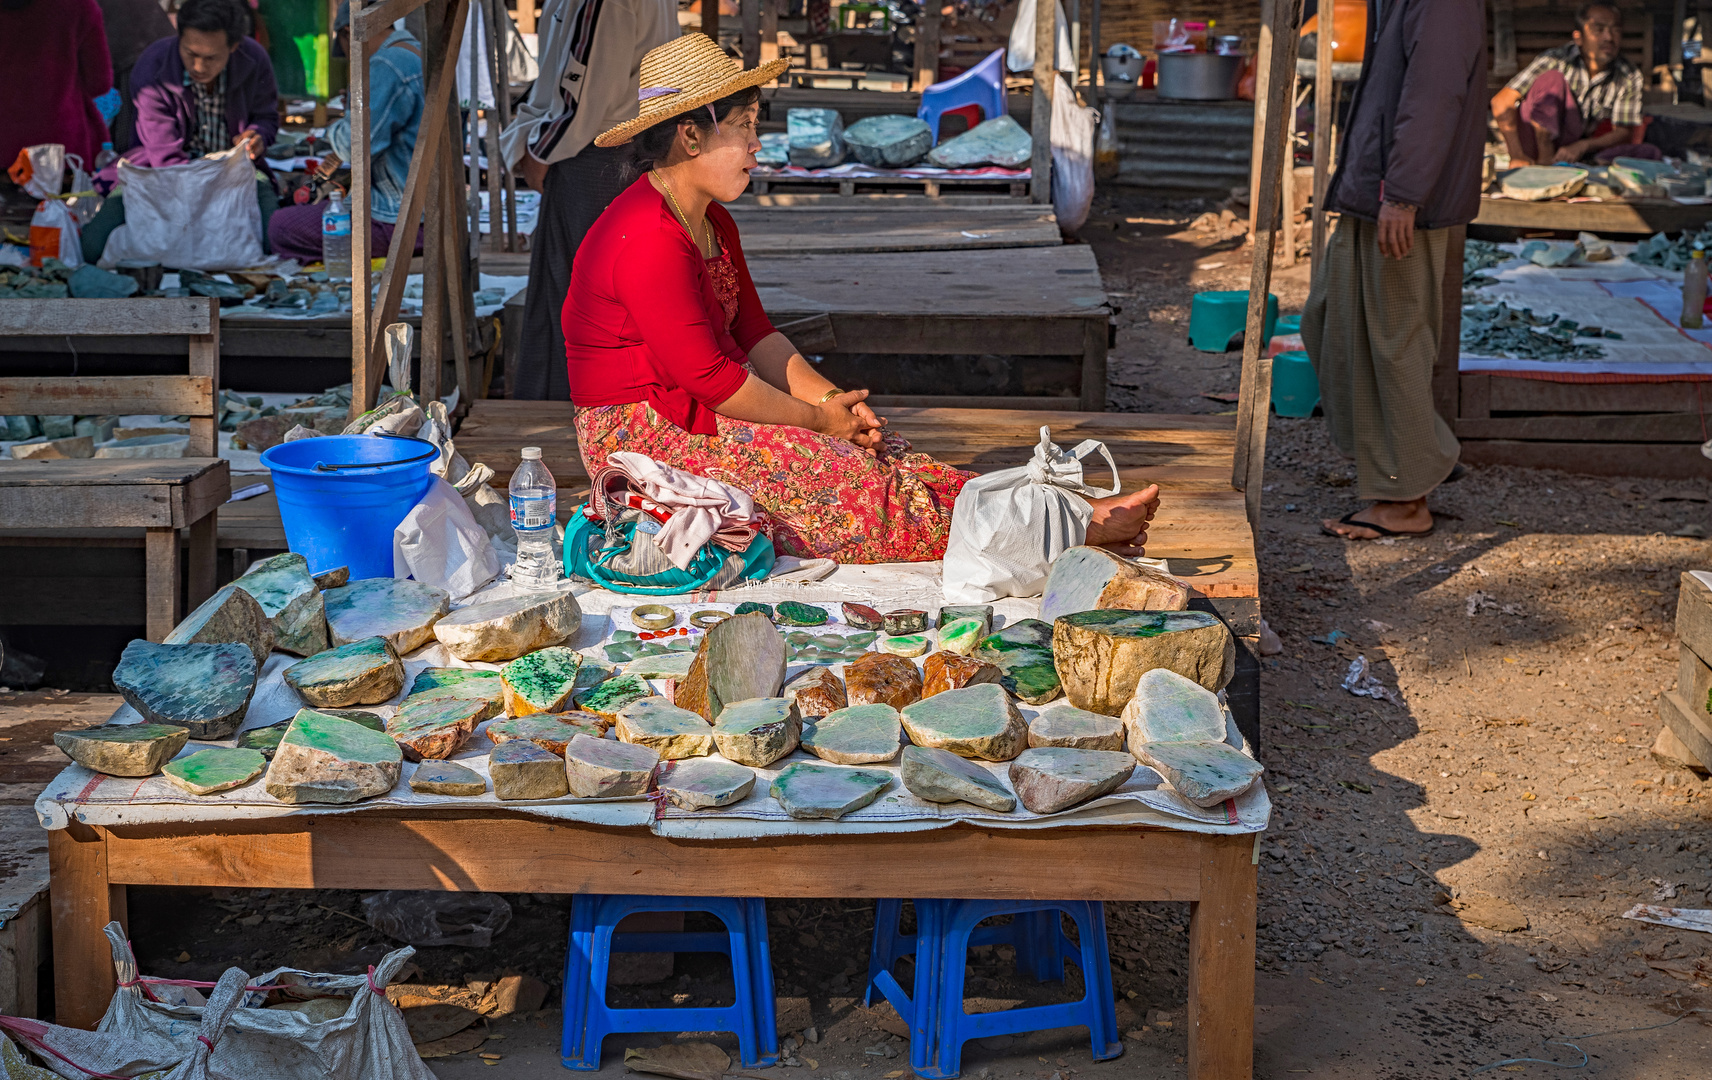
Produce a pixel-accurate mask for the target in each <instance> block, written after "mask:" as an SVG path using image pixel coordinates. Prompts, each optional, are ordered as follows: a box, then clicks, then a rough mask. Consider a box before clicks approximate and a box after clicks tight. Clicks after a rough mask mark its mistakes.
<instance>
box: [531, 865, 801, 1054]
mask: <svg viewBox="0 0 1712 1080" xmlns="http://www.w3.org/2000/svg"><path fill="white" fill-rule="evenodd" d="M639 911H705V912H707V913H709V914H711V915H713V916H715V917H717V918H718V919H719V920H720V921H721V922H723V923H724V924H725V928H726V932H725V933H719V932H717V931H715V932H710V933H695V932H662V933H648V934H633V933H624V934H620V933H616V932H615V931H616V928H617V926H618V924H619V922H620V921H621V920H623V918H624V917H625V916H626V915H631V914H634V913H636V912H639ZM615 952H717V953H724V954H725V955H726V956H729V957H730V958H731V978H732V982H734V983H735V984H736V986H737V1001H736V1003H735V1004H733V1005H730V1006H728V1007H725V1008H705V1009H700V1008H698V1009H680V1008H669V1009H614V1008H610V1007H608V1006H607V1004H606V978H607V969H608V966H609V965H610V963H611V961H612V954H613V953H615ZM775 1013H776V1008H775V1005H774V1000H773V968H772V958H771V955H770V953H769V950H768V947H767V902H766V901H765V900H761V899H756V898H744V897H722V896H602V895H579V896H577V898H576V899H575V900H574V901H572V904H571V947H570V952H569V955H568V956H567V958H566V961H565V1027H564V1038H563V1043H562V1045H561V1047H560V1057H561V1058H562V1060H563V1062H564V1065H565V1067H566V1068H567V1069H591V1070H592V1069H598V1068H600V1044H601V1040H602V1039H604V1038H605V1037H606V1036H608V1035H611V1034H614V1033H617V1032H636V1031H729V1032H732V1033H733V1034H735V1035H736V1036H737V1046H738V1053H739V1057H740V1060H741V1061H742V1063H743V1065H744V1066H745V1067H746V1068H762V1067H766V1066H769V1065H773V1064H775V1063H777V1061H778V1058H779V1032H778V1021H777V1018H776V1016H775Z"/></svg>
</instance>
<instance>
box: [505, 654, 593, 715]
mask: <svg viewBox="0 0 1712 1080" xmlns="http://www.w3.org/2000/svg"><path fill="white" fill-rule="evenodd" d="M582 665H583V658H582V655H581V654H580V653H578V652H576V651H575V650H572V649H567V648H564V647H563V646H554V647H552V648H547V649H540V650H538V651H536V652H532V653H530V654H529V655H527V656H520V657H518V658H517V659H515V660H513V661H512V662H511V663H509V664H507V665H505V666H504V667H502V668H500V669H499V681H500V688H501V690H502V692H503V693H504V694H505V712H506V715H507V716H529V715H532V714H534V713H550V712H558V711H559V710H561V709H563V708H565V706H567V705H569V704H570V702H571V695H572V694H574V693H575V692H576V688H577V673H578V672H579V671H581V670H582Z"/></svg>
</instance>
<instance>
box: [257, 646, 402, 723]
mask: <svg viewBox="0 0 1712 1080" xmlns="http://www.w3.org/2000/svg"><path fill="white" fill-rule="evenodd" d="M285 681H286V683H287V684H289V685H290V686H291V688H292V689H293V690H295V691H297V695H298V696H299V697H301V698H302V699H303V700H304V701H305V702H306V703H307V704H309V705H312V706H314V707H316V708H328V709H342V708H344V707H345V706H347V705H379V704H381V703H382V702H385V701H390V700H392V698H393V696H394V695H396V694H397V693H398V692H399V691H400V690H402V689H404V662H403V661H402V660H400V659H399V658H398V653H396V652H394V651H393V648H392V646H391V645H390V644H388V643H387V640H386V639H385V638H381V637H371V638H364V639H363V640H361V641H353V642H351V643H350V644H349V645H340V646H338V647H336V648H332V649H328V650H327V651H326V652H321V653H316V654H315V655H314V656H311V657H309V658H308V659H306V660H299V661H298V662H297V663H295V664H293V665H291V666H290V667H288V668H286V669H285Z"/></svg>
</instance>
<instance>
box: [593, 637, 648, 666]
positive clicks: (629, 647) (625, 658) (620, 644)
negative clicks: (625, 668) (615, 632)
mask: <svg viewBox="0 0 1712 1080" xmlns="http://www.w3.org/2000/svg"><path fill="white" fill-rule="evenodd" d="M600 651H601V654H602V655H603V656H605V657H606V659H607V661H608V662H610V663H613V664H627V663H629V662H630V661H632V660H634V659H636V657H637V656H638V655H640V654H641V651H642V649H641V646H640V644H639V643H637V642H630V641H614V642H612V643H611V644H609V645H603V646H601V650H600Z"/></svg>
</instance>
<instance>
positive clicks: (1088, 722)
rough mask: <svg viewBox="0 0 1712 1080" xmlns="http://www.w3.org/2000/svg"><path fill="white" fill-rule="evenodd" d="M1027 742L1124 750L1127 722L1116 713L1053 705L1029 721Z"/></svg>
mask: <svg viewBox="0 0 1712 1080" xmlns="http://www.w3.org/2000/svg"><path fill="white" fill-rule="evenodd" d="M1028 745H1029V746H1030V747H1038V746H1067V747H1070V748H1071V749H1073V750H1112V751H1115V750H1122V749H1123V748H1124V722H1123V721H1122V720H1120V719H1118V718H1117V717H1115V716H1107V715H1106V714H1105V713H1097V712H1089V711H1088V710H1086V709H1078V708H1076V707H1075V706H1074V705H1063V704H1059V705H1053V706H1051V707H1049V708H1045V709H1042V710H1040V713H1039V714H1038V715H1037V716H1035V718H1034V719H1033V720H1031V721H1029V724H1028Z"/></svg>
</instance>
